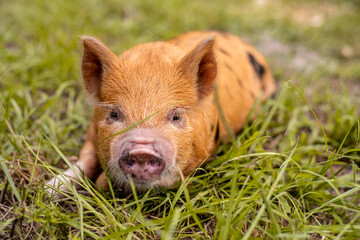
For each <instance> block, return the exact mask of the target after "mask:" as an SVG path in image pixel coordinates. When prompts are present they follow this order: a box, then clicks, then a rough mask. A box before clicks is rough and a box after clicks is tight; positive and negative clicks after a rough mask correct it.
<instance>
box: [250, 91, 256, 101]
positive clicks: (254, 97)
mask: <svg viewBox="0 0 360 240" xmlns="http://www.w3.org/2000/svg"><path fill="white" fill-rule="evenodd" d="M249 92H250V95H251V97H252V99H254V100H255V99H256V96H255V94H254V93H253V92H252V91H249Z"/></svg>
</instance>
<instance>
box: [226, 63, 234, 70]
mask: <svg viewBox="0 0 360 240" xmlns="http://www.w3.org/2000/svg"><path fill="white" fill-rule="evenodd" d="M225 66H226V67H227V69H229V70H230V71H233V69H232V67H231V66H230V65H229V64H227V63H225Z"/></svg>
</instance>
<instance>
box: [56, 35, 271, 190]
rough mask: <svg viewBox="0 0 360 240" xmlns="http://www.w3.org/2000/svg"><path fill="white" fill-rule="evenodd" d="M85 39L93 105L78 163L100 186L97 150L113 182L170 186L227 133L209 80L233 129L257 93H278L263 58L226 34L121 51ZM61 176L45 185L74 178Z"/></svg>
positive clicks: (87, 78) (69, 173) (87, 81)
mask: <svg viewBox="0 0 360 240" xmlns="http://www.w3.org/2000/svg"><path fill="white" fill-rule="evenodd" d="M83 43H84V56H83V64H82V72H83V78H84V83H85V87H86V90H87V91H88V92H89V94H90V95H91V97H92V98H93V99H94V101H95V110H94V116H93V119H92V123H91V125H90V128H89V130H88V139H87V141H86V143H85V145H84V147H83V149H82V150H81V153H80V157H79V161H78V162H77V164H76V166H75V169H76V170H77V171H79V172H80V171H83V172H84V174H85V175H87V176H88V177H90V178H92V179H95V178H98V180H97V184H98V185H102V186H105V184H104V183H105V174H104V172H103V173H101V171H100V172H99V169H101V164H100V160H99V159H100V158H99V155H101V158H102V160H103V162H104V165H105V166H106V168H107V169H106V170H107V172H108V174H109V176H110V177H111V179H112V181H113V183H114V184H115V185H118V186H121V187H125V188H126V187H128V186H129V184H130V181H131V179H132V180H133V182H134V184H135V187H136V188H137V189H138V190H146V189H149V188H151V187H154V188H156V187H169V186H171V185H173V184H174V183H175V182H176V181H177V180H178V177H179V173H180V171H181V172H182V173H183V174H184V175H188V174H190V173H191V172H192V171H193V170H194V169H196V168H197V167H198V166H199V165H200V164H201V163H202V162H204V160H206V159H207V158H208V157H209V156H210V155H211V154H212V153H213V152H214V150H215V149H216V147H217V145H218V144H219V142H220V141H221V140H224V139H226V138H227V132H226V130H225V128H224V124H223V122H222V121H221V119H220V117H219V113H218V109H217V107H216V104H215V100H214V86H216V89H217V95H218V99H219V102H220V105H221V106H222V111H223V113H224V116H225V118H226V121H227V122H228V124H229V126H230V127H231V129H232V131H233V132H235V133H237V132H238V131H239V130H240V129H241V128H242V127H243V125H244V123H245V120H246V118H247V116H248V114H249V111H250V109H251V108H252V106H253V105H254V103H255V100H256V99H257V98H258V97H259V96H260V94H262V95H261V100H262V101H263V100H265V99H266V98H268V97H269V96H270V95H271V94H272V93H273V92H274V91H275V83H274V80H273V77H272V75H271V72H270V70H269V68H268V65H267V63H266V62H265V60H264V58H263V56H262V55H261V54H260V53H258V52H257V51H256V50H255V49H254V48H253V47H251V46H250V45H248V44H246V43H245V42H243V41H242V40H241V39H239V38H238V37H236V36H234V35H232V34H229V33H225V32H214V31H208V32H190V33H186V34H183V35H180V36H179V37H177V38H174V39H171V40H169V41H166V42H151V43H145V44H141V45H138V46H135V47H134V48H131V49H130V50H128V51H126V52H124V53H123V54H121V55H120V56H116V55H115V54H114V53H112V52H111V51H110V50H109V49H108V48H107V47H106V46H105V45H104V44H103V43H102V42H100V41H99V40H97V39H95V38H92V37H84V38H83ZM144 119H146V120H144ZM143 120H144V121H143ZM136 123H138V124H137V125H136V126H133V125H134V124H136ZM131 126H133V128H131V129H129V130H128V131H125V132H124V133H121V134H115V133H119V132H121V131H124V130H125V129H127V128H129V127H131ZM100 145H101V148H100V147H99V146H100ZM64 176H65V177H64ZM64 176H63V177H60V176H58V177H57V178H54V179H52V180H51V181H50V182H49V184H50V185H52V186H55V187H57V186H59V185H60V182H62V181H66V182H67V183H69V182H70V179H71V178H76V174H75V173H74V172H73V171H72V170H71V169H69V170H67V171H66V172H65V175H64Z"/></svg>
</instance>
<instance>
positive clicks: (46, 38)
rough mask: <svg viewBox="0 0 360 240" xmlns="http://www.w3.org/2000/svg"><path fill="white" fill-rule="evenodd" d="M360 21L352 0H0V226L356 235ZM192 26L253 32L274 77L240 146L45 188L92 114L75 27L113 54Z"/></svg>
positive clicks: (241, 235)
mask: <svg viewBox="0 0 360 240" xmlns="http://www.w3.org/2000/svg"><path fill="white" fill-rule="evenodd" d="M359 23H360V4H359V1H357V0H353V1H350V0H342V1H341V0H338V1H336V0H323V1H320V0H319V1H290V0H289V1H286V0H271V1H270V0H256V1H236V0H225V1H220V0H219V1H206V0H199V1H191V0H182V1H170V0H169V1H160V0H153V1H145V0H135V1H125V0H109V1H100V0H90V1H85V0H76V1H41V0H33V1H25V0H22V1H21V0H11V1H0V103H1V105H0V239H93V238H104V239H160V238H161V239H360V206H359V205H360V169H359V166H360V156H359V152H360V134H359V131H360V122H359V117H360V111H359V109H360V108H359V106H360V27H359ZM203 29H216V30H224V31H229V32H232V33H234V34H237V35H239V36H242V37H243V38H244V39H246V40H247V41H248V42H250V43H252V44H254V45H255V46H256V47H257V48H258V49H259V50H260V51H261V52H263V53H264V55H265V56H266V58H267V60H268V62H269V63H270V65H271V68H272V71H273V73H274V76H275V78H276V79H277V81H278V83H279V91H278V93H277V95H276V96H275V98H273V99H270V100H269V101H267V102H266V104H264V105H263V106H262V108H261V111H260V114H259V117H258V118H257V119H256V120H255V121H254V122H252V123H251V124H249V125H247V126H246V127H245V128H244V130H243V131H242V132H241V133H240V134H239V135H238V136H237V141H238V142H239V143H240V144H239V146H240V147H234V146H231V145H230V144H223V145H221V146H220V148H219V150H218V151H217V156H218V157H217V158H216V160H215V161H213V162H212V163H210V164H208V165H207V166H205V167H204V168H202V169H199V170H197V172H196V174H194V175H193V176H190V177H188V178H186V179H185V182H183V183H181V184H180V183H179V188H178V189H175V190H164V191H162V192H154V191H149V192H148V193H146V194H136V192H133V193H132V194H124V193H122V192H121V191H117V192H115V193H113V192H107V193H99V192H97V191H95V190H94V189H93V187H92V185H91V183H89V182H87V181H86V180H85V184H84V188H85V190H84V191H81V192H76V191H75V190H74V191H73V194H67V198H66V199H65V200H64V201H59V200H56V199H49V197H47V195H46V194H45V192H44V182H45V181H46V180H47V179H49V178H51V177H52V173H54V172H56V171H61V170H62V169H66V168H67V164H68V163H69V162H73V161H75V160H76V158H77V156H78V153H79V151H80V148H81V146H82V144H83V142H84V138H85V131H86V128H87V126H88V124H89V121H90V118H91V114H92V108H91V106H90V104H89V103H88V101H87V99H86V94H85V92H84V90H83V87H82V80H81V75H80V59H81V54H82V49H81V43H80V38H79V36H81V35H84V34H87V35H95V36H98V37H99V38H101V39H102V40H103V41H104V42H106V43H107V44H108V45H109V47H110V48H111V49H112V50H113V51H114V52H116V53H120V52H122V51H124V50H125V49H127V48H129V47H131V46H133V45H136V44H138V43H142V42H147V41H154V40H164V39H168V38H171V37H173V36H176V35H177V34H180V33H182V32H186V31H189V30H203ZM224 107H226V106H224ZM114 195H116V197H113V196H114Z"/></svg>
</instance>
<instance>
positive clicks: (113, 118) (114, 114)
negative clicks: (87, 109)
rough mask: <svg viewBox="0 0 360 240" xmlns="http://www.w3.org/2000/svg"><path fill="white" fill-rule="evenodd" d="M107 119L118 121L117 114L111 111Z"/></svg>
mask: <svg viewBox="0 0 360 240" xmlns="http://www.w3.org/2000/svg"><path fill="white" fill-rule="evenodd" d="M109 117H110V118H111V119H112V120H118V119H119V114H118V113H117V112H114V111H112V112H110V114H109Z"/></svg>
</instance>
